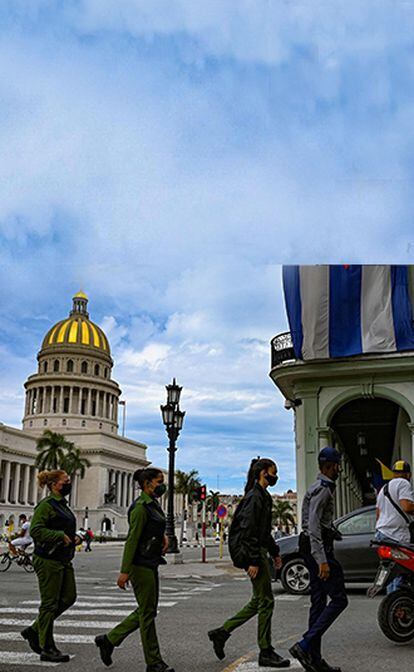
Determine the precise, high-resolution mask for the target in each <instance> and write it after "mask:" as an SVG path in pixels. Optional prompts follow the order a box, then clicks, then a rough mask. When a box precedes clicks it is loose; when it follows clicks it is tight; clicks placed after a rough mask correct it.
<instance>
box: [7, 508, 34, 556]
mask: <svg viewBox="0 0 414 672" xmlns="http://www.w3.org/2000/svg"><path fill="white" fill-rule="evenodd" d="M32 542H33V539H32V537H31V536H30V523H29V521H28V519H27V516H26V514H25V513H22V514H21V516H20V533H19V536H18V537H16V539H13V541H9V544H8V546H9V551H10V553H11V554H12V555H14V556H17V555H19V550H20V551H25V550H26V548H27V547H28V546H30V544H31V543H32Z"/></svg>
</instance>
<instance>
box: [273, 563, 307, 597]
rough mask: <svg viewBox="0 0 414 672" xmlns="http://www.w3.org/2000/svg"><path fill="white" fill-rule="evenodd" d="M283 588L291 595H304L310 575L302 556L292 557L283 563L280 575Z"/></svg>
mask: <svg viewBox="0 0 414 672" xmlns="http://www.w3.org/2000/svg"><path fill="white" fill-rule="evenodd" d="M280 580H281V582H282V586H283V588H284V589H285V590H286V592H288V593H290V594H291V595H304V594H305V593H307V592H308V591H309V585H310V576H309V572H308V569H307V567H306V565H305V563H304V561H303V560H302V558H294V559H293V560H289V562H287V563H286V565H283V567H282V572H281V575H280Z"/></svg>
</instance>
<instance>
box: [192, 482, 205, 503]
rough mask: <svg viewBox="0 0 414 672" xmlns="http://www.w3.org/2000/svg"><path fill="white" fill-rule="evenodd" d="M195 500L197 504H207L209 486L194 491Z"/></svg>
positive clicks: (201, 486)
mask: <svg viewBox="0 0 414 672" xmlns="http://www.w3.org/2000/svg"><path fill="white" fill-rule="evenodd" d="M194 499H195V501H196V502H205V501H206V499H207V486H206V485H200V487H199V488H196V489H195V491H194Z"/></svg>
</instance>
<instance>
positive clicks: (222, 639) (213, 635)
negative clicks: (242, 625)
mask: <svg viewBox="0 0 414 672" xmlns="http://www.w3.org/2000/svg"><path fill="white" fill-rule="evenodd" d="M207 634H208V638H209V640H210V641H211V642H213V647H214V653H215V654H216V656H217V658H218V659H219V660H223V658H224V656H225V655H226V654H225V653H224V645H225V643H226V642H227V640H228V638H229V637H230V633H229V632H227V630H225V629H224V628H216V630H210V632H208V633H207Z"/></svg>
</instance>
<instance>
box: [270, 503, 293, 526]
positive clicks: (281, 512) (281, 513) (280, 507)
mask: <svg viewBox="0 0 414 672" xmlns="http://www.w3.org/2000/svg"><path fill="white" fill-rule="evenodd" d="M272 523H273V524H277V525H279V527H284V528H285V529H289V526H290V525H295V517H294V515H293V509H292V506H291V504H290V502H284V501H280V500H279V501H276V502H274V504H273V509H272Z"/></svg>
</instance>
